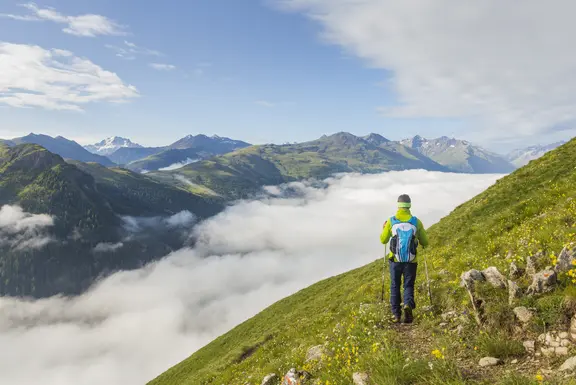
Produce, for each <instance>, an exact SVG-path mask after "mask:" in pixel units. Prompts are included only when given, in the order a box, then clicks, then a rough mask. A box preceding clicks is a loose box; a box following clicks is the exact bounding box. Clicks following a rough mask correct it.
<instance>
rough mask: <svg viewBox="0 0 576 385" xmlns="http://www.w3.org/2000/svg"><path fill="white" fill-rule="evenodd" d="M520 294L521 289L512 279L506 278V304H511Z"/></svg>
mask: <svg viewBox="0 0 576 385" xmlns="http://www.w3.org/2000/svg"><path fill="white" fill-rule="evenodd" d="M521 296H522V289H520V286H518V284H517V283H516V282H514V281H510V280H508V304H509V305H510V306H512V305H513V304H514V301H515V300H516V299H517V298H520V297H521Z"/></svg>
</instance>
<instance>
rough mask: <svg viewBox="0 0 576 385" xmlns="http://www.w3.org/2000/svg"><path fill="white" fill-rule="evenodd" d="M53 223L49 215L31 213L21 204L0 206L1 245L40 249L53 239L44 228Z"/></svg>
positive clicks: (14, 247) (19, 248)
mask: <svg viewBox="0 0 576 385" xmlns="http://www.w3.org/2000/svg"><path fill="white" fill-rule="evenodd" d="M53 225H54V220H53V219H52V217H51V216H49V215H45V214H40V215H37V214H30V213H27V212H25V211H24V210H23V209H22V208H21V207H20V206H10V205H4V206H2V207H0V247H6V246H7V247H10V248H12V249H16V250H24V249H40V248H42V247H44V246H45V245H47V244H48V243H50V242H51V241H52V238H51V237H50V236H47V235H46V234H45V233H44V230H46V229H47V228H48V227H51V226H53Z"/></svg>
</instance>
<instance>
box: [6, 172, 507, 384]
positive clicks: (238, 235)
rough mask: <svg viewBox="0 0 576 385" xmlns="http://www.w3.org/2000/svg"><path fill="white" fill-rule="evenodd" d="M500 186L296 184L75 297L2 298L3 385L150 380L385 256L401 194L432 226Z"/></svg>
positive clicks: (405, 177) (461, 181) (371, 178)
mask: <svg viewBox="0 0 576 385" xmlns="http://www.w3.org/2000/svg"><path fill="white" fill-rule="evenodd" d="M495 179H496V177H495V176H490V175H460V174H441V173H430V172H425V171H407V172H401V173H388V174H381V175H367V176H358V175H347V176H343V177H339V178H336V179H331V180H328V181H327V184H328V187H327V188H326V189H319V188H315V187H312V186H311V185H310V184H307V183H295V184H292V185H291V186H290V188H291V190H292V198H284V199H276V198H268V199H263V200H260V201H252V202H240V203H239V204H237V205H235V206H233V207H230V208H229V209H228V210H226V211H225V212H223V213H222V214H220V215H218V216H216V217H214V218H212V219H210V220H208V221H206V222H204V223H202V224H200V225H198V227H197V228H196V231H195V237H196V238H197V240H198V242H197V247H196V248H195V249H192V250H191V249H184V250H181V251H178V252H176V253H174V254H172V255H170V256H169V257H168V258H166V259H164V260H163V261H161V262H159V263H156V264H154V265H151V266H148V267H146V268H143V269H141V270H137V271H132V272H122V273H117V274H115V275H113V276H111V277H109V278H108V279H106V280H104V281H103V282H101V283H100V284H98V285H97V286H96V287H94V288H93V289H92V290H91V291H90V292H88V293H86V294H85V295H83V296H81V297H77V298H72V299H65V298H61V297H54V298H50V299H46V300H39V301H25V300H19V299H12V298H0V357H1V359H0V383H6V384H19V385H32V384H34V385H35V384H37V383H38V379H39V378H41V379H42V384H43V385H56V384H58V385H60V384H69V383H74V384H78V385H96V384H98V385H99V384H110V385H116V384H123V385H136V384H143V383H146V382H147V381H149V380H151V379H152V378H153V377H155V376H156V375H157V374H159V373H161V372H163V371H164V370H166V369H167V368H168V367H170V366H171V365H173V364H175V363H177V362H179V361H180V360H182V359H184V358H185V357H187V356H188V355H189V354H190V353H192V352H193V351H194V350H196V349H198V348H200V347H201V346H203V345H204V344H206V343H208V342H209V341H211V340H212V339H214V338H215V337H217V336H218V335H220V334H222V333H224V332H226V331H228V330H229V329H230V328H232V327H233V326H235V325H237V324H238V323H240V322H242V321H244V320H245V319H247V318H249V317H251V316H253V315H254V314H256V313H258V312H259V311H261V310H262V309H263V308H265V307H266V306H268V305H270V304H271V303H273V302H275V301H276V300H278V299H280V298H283V297H285V296H287V295H289V294H291V293H293V292H295V291H297V290H299V289H301V288H303V287H306V286H308V285H310V284H312V283H314V282H317V281H318V280H320V279H323V278H326V277H329V276H332V275H334V274H338V273H341V272H344V271H347V270H349V269H352V268H355V267H358V266H361V265H364V264H366V263H369V262H372V261H373V260H375V259H376V258H378V257H381V255H382V252H383V247H382V245H380V244H379V232H380V230H381V228H382V223H383V222H384V220H385V219H386V218H385V217H386V216H389V215H392V214H393V212H394V211H395V201H396V198H397V196H398V195H400V194H401V193H409V194H411V195H412V198H413V202H414V213H415V214H416V215H418V216H419V217H420V218H421V219H422V220H423V222H424V224H425V225H427V226H430V225H432V224H433V223H434V222H436V221H437V220H438V219H439V218H440V217H441V216H443V215H446V214H447V213H449V212H450V211H451V210H452V209H453V208H454V207H455V206H456V205H458V204H460V203H461V202H462V201H464V200H467V199H469V198H471V197H472V196H474V195H475V194H476V193H478V192H480V191H481V190H483V189H485V188H486V187H487V186H488V185H490V184H492V183H493V182H494V181H495ZM283 190H285V187H281V188H279V189H278V190H277V191H276V193H279V194H281V193H282V191H283ZM295 191H296V192H298V194H294V192H295ZM311 234H312V235H313V236H311ZM287 269H288V270H287ZM287 271H292V272H298V273H297V274H287V273H286V272H287ZM54 346H58V349H57V350H55V349H54Z"/></svg>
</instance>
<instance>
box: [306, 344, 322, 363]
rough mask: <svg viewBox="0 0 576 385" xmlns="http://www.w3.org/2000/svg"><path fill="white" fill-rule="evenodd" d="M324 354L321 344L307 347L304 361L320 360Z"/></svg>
mask: <svg viewBox="0 0 576 385" xmlns="http://www.w3.org/2000/svg"><path fill="white" fill-rule="evenodd" d="M324 355H325V349H324V346H322V345H317V346H313V347H311V348H310V349H308V353H306V362H310V361H322V357H323V356H324Z"/></svg>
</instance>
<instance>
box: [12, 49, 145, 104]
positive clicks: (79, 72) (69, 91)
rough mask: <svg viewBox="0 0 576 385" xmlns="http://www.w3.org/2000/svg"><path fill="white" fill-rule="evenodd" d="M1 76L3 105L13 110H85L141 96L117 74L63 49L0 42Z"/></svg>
mask: <svg viewBox="0 0 576 385" xmlns="http://www.w3.org/2000/svg"><path fill="white" fill-rule="evenodd" d="M0 73H1V74H2V76H0V105H2V104H5V105H8V106H11V107H39V108H44V109H47V110H73V111H81V110H82V106H83V105H85V104H86V103H93V102H109V103H122V102H126V101H128V100H130V99H131V98H135V97H137V96H139V94H138V91H137V90H136V88H135V87H133V86H131V85H127V84H125V83H124V82H123V81H122V80H121V79H120V78H119V77H118V75H116V74H115V73H113V72H109V71H106V70H104V69H103V68H101V67H100V66H98V65H96V64H94V63H92V62H91V61H90V60H88V59H85V58H80V57H77V56H74V54H73V53H72V52H69V51H65V50H60V49H44V48H42V47H39V46H35V45H26V44H11V43H5V42H1V41H0Z"/></svg>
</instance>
